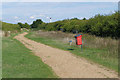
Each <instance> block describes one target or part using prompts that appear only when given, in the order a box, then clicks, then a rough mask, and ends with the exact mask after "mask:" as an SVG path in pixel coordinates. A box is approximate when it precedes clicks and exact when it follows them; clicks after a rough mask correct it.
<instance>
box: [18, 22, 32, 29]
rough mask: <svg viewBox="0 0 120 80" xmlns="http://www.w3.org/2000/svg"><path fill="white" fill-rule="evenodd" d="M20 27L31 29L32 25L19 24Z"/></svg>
mask: <svg viewBox="0 0 120 80" xmlns="http://www.w3.org/2000/svg"><path fill="white" fill-rule="evenodd" d="M18 25H19V26H20V28H26V29H30V25H29V24H28V23H25V24H22V23H20V22H19V23H18Z"/></svg>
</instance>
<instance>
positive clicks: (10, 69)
mask: <svg viewBox="0 0 120 80" xmlns="http://www.w3.org/2000/svg"><path fill="white" fill-rule="evenodd" d="M13 36H15V34H14V35H12V36H10V37H3V39H2V59H3V60H2V77H3V78H57V76H56V75H55V74H54V72H53V71H52V69H51V68H50V67H49V66H48V65H46V64H44V63H43V62H42V60H41V59H40V58H39V57H37V56H35V55H34V54H33V53H32V52H31V51H30V50H29V49H27V48H26V47H25V46H24V45H23V44H22V43H20V42H19V41H17V40H16V39H13Z"/></svg>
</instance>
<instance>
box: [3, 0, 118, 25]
mask: <svg viewBox="0 0 120 80" xmlns="http://www.w3.org/2000/svg"><path fill="white" fill-rule="evenodd" d="M117 10H118V3H117V2H32V3H31V2H3V3H2V20H1V21H3V22H7V23H13V24H17V23H18V22H21V23H25V22H27V23H28V24H32V22H33V21H35V20H36V19H41V20H42V21H43V22H45V23H49V18H50V17H51V18H52V22H55V21H60V20H64V19H72V18H78V19H83V18H87V19H89V18H92V17H94V16H95V15H97V14H100V15H108V14H113V13H114V12H115V11H117Z"/></svg>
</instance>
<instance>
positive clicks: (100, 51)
mask: <svg viewBox="0 0 120 80" xmlns="http://www.w3.org/2000/svg"><path fill="white" fill-rule="evenodd" d="M67 35H68V36H69V37H68V36H67ZM64 36H65V37H68V41H69V40H71V39H72V38H73V35H71V34H69V33H56V32H53V33H52V34H51V33H49V32H48V33H46V32H38V31H36V32H30V33H29V34H28V35H26V37H27V38H29V39H32V40H34V41H37V42H41V43H43V44H46V45H49V46H52V47H56V48H59V49H63V50H67V51H70V52H71V53H73V54H75V55H78V56H81V57H84V58H86V59H88V60H90V61H93V62H96V63H99V64H101V65H103V66H106V67H108V68H111V69H113V70H115V71H118V58H117V53H115V54H113V52H114V50H113V49H112V51H113V52H112V53H110V52H109V47H108V48H107V47H106V46H103V44H102V43H103V42H101V43H99V45H96V44H98V42H97V41H96V40H97V39H98V38H95V36H94V37H93V36H89V35H87V34H85V35H84V36H83V40H84V45H83V50H82V51H81V49H80V47H77V46H76V45H72V46H70V45H69V43H68V41H66V40H65V37H64ZM85 40H86V41H85ZM100 40H101V39H100ZM104 40H105V39H104ZM109 40H110V39H109ZM105 41H107V40H105ZM112 42H115V41H114V40H113V41H112ZM86 43H88V44H86ZM95 43H96V44H95ZM73 44H74V42H73ZM106 45H107V46H108V45H109V46H110V45H111V44H108V43H106ZM112 46H113V45H112ZM114 47H115V46H114Z"/></svg>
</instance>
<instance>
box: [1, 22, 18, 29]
mask: <svg viewBox="0 0 120 80" xmlns="http://www.w3.org/2000/svg"><path fill="white" fill-rule="evenodd" d="M2 30H3V31H20V27H19V25H17V24H11V23H5V22H2Z"/></svg>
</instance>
